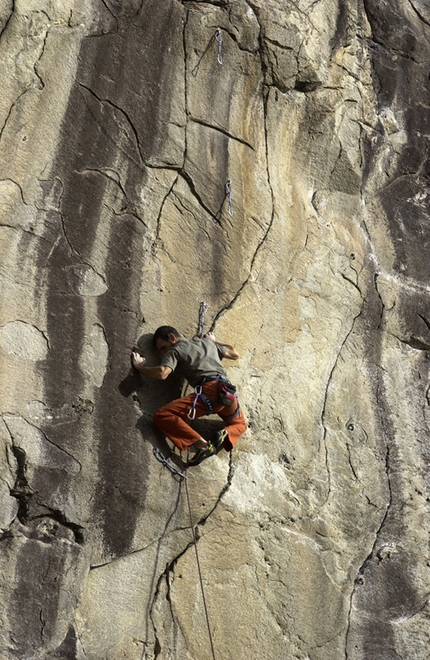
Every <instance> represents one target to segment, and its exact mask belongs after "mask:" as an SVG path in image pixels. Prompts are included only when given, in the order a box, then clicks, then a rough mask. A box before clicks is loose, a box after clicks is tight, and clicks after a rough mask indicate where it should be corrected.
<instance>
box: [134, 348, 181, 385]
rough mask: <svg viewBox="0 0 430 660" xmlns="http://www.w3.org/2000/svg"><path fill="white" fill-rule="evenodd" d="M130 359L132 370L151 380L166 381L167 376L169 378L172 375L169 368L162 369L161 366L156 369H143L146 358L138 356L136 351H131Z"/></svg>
mask: <svg viewBox="0 0 430 660" xmlns="http://www.w3.org/2000/svg"><path fill="white" fill-rule="evenodd" d="M132 357H133V366H134V368H135V369H137V370H138V371H140V373H141V374H143V375H144V376H147V377H148V378H151V379H152V380H166V378H167V376H170V374H171V373H172V369H171V368H170V367H163V366H161V365H159V366H156V367H145V362H146V358H144V357H142V355H139V353H136V351H133V353H132Z"/></svg>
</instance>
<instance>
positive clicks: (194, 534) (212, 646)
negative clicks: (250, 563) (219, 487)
mask: <svg viewBox="0 0 430 660" xmlns="http://www.w3.org/2000/svg"><path fill="white" fill-rule="evenodd" d="M185 492H186V494H187V504H188V513H189V514H190V525H191V531H192V533H193V541H194V550H195V553H196V562H197V570H198V573H199V580H200V588H201V591H202V599H203V607H204V610H205V617H206V625H207V627H208V633H209V642H210V645H211V651H212V658H213V660H216V657H215V648H214V643H213V639H212V632H211V626H210V622H209V612H208V607H207V605H206V597H205V590H204V587H203V577H202V569H201V567H200V559H199V553H198V550H197V538H196V530H195V527H194V524H193V516H192V513H191V504H190V494H189V492H188V483H187V481H185Z"/></svg>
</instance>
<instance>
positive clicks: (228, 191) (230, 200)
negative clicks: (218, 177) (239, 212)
mask: <svg viewBox="0 0 430 660" xmlns="http://www.w3.org/2000/svg"><path fill="white" fill-rule="evenodd" d="M225 194H226V195H227V197H228V212H229V215H233V191H232V189H231V181H230V179H229V180H228V181H227V182H226V184H225Z"/></svg>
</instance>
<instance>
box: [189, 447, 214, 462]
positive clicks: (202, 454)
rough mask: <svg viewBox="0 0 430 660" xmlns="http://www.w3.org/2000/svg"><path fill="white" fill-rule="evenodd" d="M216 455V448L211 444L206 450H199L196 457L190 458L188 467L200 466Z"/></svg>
mask: <svg viewBox="0 0 430 660" xmlns="http://www.w3.org/2000/svg"><path fill="white" fill-rule="evenodd" d="M215 454H216V450H215V447H214V446H213V444H212V443H211V442H210V443H209V444H208V446H207V447H206V449H198V450H197V451H196V453H195V454H194V456H193V457H192V458H190V460H189V461H188V465H189V466H190V467H193V466H194V465H200V463H201V462H202V461H204V460H206V459H207V458H209V457H210V456H214V455H215Z"/></svg>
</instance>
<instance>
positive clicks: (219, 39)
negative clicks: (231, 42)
mask: <svg viewBox="0 0 430 660" xmlns="http://www.w3.org/2000/svg"><path fill="white" fill-rule="evenodd" d="M215 40H216V42H217V44H218V56H217V60H218V64H222V32H221V30H220V29H219V28H218V30H217V31H216V32H215Z"/></svg>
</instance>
